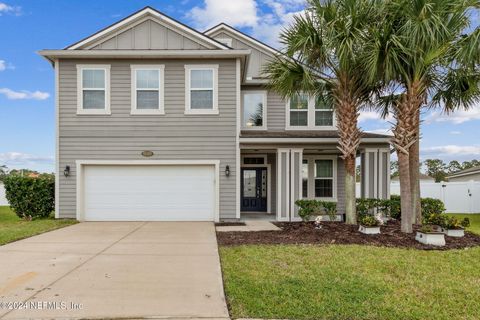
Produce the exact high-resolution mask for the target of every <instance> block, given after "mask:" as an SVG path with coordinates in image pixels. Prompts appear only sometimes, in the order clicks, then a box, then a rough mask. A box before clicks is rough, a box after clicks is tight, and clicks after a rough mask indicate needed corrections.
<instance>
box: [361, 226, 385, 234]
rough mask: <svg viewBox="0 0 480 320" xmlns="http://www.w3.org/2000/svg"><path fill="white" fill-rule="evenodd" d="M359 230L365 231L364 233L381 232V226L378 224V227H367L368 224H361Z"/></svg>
mask: <svg viewBox="0 0 480 320" xmlns="http://www.w3.org/2000/svg"><path fill="white" fill-rule="evenodd" d="M358 231H360V232H361V233H364V234H379V233H380V227H379V226H377V227H366V226H362V225H360V226H359V227H358Z"/></svg>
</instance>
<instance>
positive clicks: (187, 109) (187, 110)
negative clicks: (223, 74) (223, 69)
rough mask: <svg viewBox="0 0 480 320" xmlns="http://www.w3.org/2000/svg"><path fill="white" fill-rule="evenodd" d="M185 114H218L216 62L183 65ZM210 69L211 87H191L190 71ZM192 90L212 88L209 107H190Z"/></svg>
mask: <svg viewBox="0 0 480 320" xmlns="http://www.w3.org/2000/svg"><path fill="white" fill-rule="evenodd" d="M184 67H185V114H193V115H196V114H211V115H218V114H219V111H218V64H186V65H185V66H184ZM197 70H204V71H212V88H191V73H192V71H197ZM192 90H212V108H211V109H192V108H191V93H192Z"/></svg>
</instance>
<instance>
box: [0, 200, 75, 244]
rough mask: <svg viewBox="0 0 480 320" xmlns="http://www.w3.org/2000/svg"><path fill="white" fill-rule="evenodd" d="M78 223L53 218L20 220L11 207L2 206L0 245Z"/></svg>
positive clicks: (0, 212)
mask: <svg viewBox="0 0 480 320" xmlns="http://www.w3.org/2000/svg"><path fill="white" fill-rule="evenodd" d="M74 223H77V221H76V220H65V219H63V220H55V219H54V218H53V217H50V218H46V219H37V220H33V221H25V220H22V219H20V218H18V217H17V216H16V215H15V213H14V212H13V211H12V210H11V209H10V207H6V206H0V245H3V244H5V243H8V242H12V241H15V240H20V239H23V238H28V237H31V236H34V235H37V234H40V233H43V232H47V231H51V230H55V229H58V228H62V227H66V226H69V225H71V224H74Z"/></svg>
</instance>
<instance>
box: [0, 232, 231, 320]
mask: <svg viewBox="0 0 480 320" xmlns="http://www.w3.org/2000/svg"><path fill="white" fill-rule="evenodd" d="M9 303H11V304H9ZM2 304H3V305H2ZM12 308H13V309H14V310H12ZM120 317H121V318H172V319H183V318H188V319H192V318H203V319H205V318H207V319H228V310H227V307H226V303H225V297H224V293H223V286H222V276H221V270H220V262H219V256H218V249H217V241H216V236H215V228H214V225H213V224H212V223H208V222H85V223H80V224H77V225H73V226H70V227H66V228H63V229H59V230H56V231H52V232H48V233H44V234H42V235H39V236H35V237H32V238H28V239H25V240H21V241H18V242H14V243H11V244H8V245H5V246H0V318H1V319H25V318H35V319H38V318H55V319H60V318H69V319H70V318H90V319H91V318H120Z"/></svg>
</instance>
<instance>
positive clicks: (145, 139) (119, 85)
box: [40, 7, 390, 221]
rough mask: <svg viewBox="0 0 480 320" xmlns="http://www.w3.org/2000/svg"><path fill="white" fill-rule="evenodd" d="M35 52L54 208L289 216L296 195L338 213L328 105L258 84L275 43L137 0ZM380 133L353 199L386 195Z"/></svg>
mask: <svg viewBox="0 0 480 320" xmlns="http://www.w3.org/2000/svg"><path fill="white" fill-rule="evenodd" d="M40 54H41V55H42V56H44V57H45V58H47V59H48V60H50V61H51V62H52V64H53V65H54V68H55V74H56V108H57V154H56V159H57V168H56V177H57V184H56V186H57V190H56V192H57V196H56V199H57V203H56V214H57V217H61V218H64V217H65V218H66V217H71V218H74V217H76V218H78V219H79V220H93V221H95V220H112V221H117V220H172V221H182V220H196V221H202V220H203V221H219V220H229V219H239V218H241V217H242V214H243V213H245V212H256V213H258V214H262V213H272V214H276V217H277V220H279V221H288V220H298V219H299V217H298V214H297V208H296V207H295V205H294V201H295V200H296V199H299V198H301V197H306V198H316V199H324V200H330V201H336V202H338V210H339V213H343V212H344V166H343V161H342V159H341V158H340V157H339V155H340V153H339V152H338V149H337V146H338V133H337V131H336V123H335V121H336V120H335V115H334V111H333V110H332V109H331V107H330V106H328V105H325V104H323V103H322V102H321V101H316V99H314V98H310V97H307V96H304V95H300V96H297V97H294V98H292V99H291V100H289V101H284V100H283V99H282V98H281V97H280V96H279V95H278V94H277V93H275V92H273V91H270V90H268V89H266V87H265V86H264V85H265V83H266V79H265V78H263V77H262V75H261V69H262V66H263V65H265V63H267V62H268V61H269V60H270V59H272V58H274V57H275V55H277V54H279V52H277V51H276V50H275V49H273V48H271V47H269V46H267V45H265V44H263V43H261V42H260V41H258V40H255V39H253V38H251V37H249V36H247V35H245V34H243V33H241V32H239V31H238V30H236V29H233V28H232V27H229V26H228V25H226V24H220V25H218V26H216V27H214V28H212V29H210V30H208V31H206V32H205V33H200V32H198V31H196V30H193V29H191V28H189V27H187V26H185V25H183V24H181V23H180V22H178V21H176V20H174V19H172V18H170V17H168V16H166V15H164V14H162V13H160V12H158V11H157V10H155V9H152V8H150V7H147V8H144V9H142V10H140V11H138V12H136V13H134V14H132V15H131V16H129V17H127V18H125V19H123V20H121V21H120V22H118V23H115V24H113V25H112V26H109V27H107V28H105V29H103V30H101V31H99V32H97V33H95V34H94V35H92V36H90V37H87V38H85V39H83V40H81V41H79V42H77V43H75V44H73V45H71V46H68V47H67V48H65V49H62V50H43V51H41V52H40ZM389 139H390V137H388V136H384V135H378V134H371V133H364V134H363V137H362V140H361V147H360V153H359V156H360V157H361V164H362V175H363V179H362V186H363V187H362V189H363V191H362V195H364V196H367V197H388V196H389V185H390V184H389V167H390V166H389V163H390V160H389V157H390V152H389V147H390V145H389Z"/></svg>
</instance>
